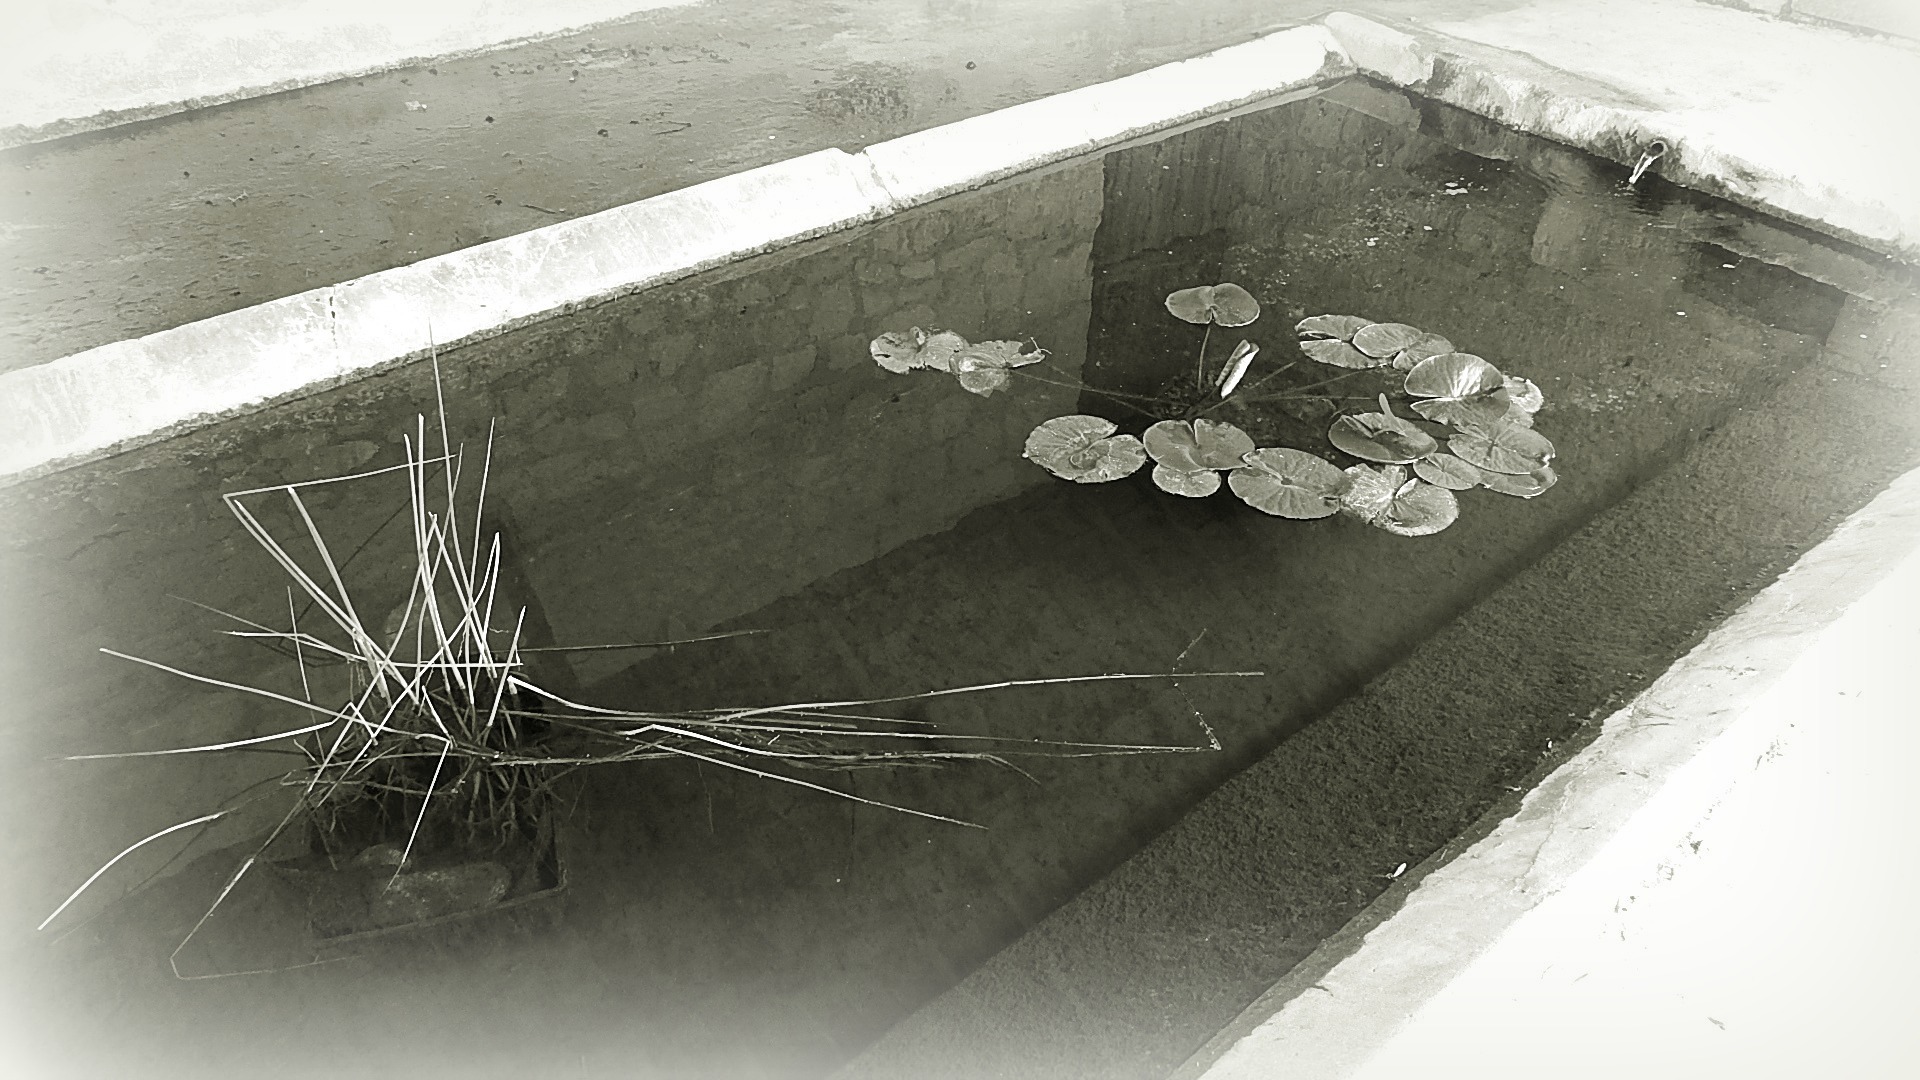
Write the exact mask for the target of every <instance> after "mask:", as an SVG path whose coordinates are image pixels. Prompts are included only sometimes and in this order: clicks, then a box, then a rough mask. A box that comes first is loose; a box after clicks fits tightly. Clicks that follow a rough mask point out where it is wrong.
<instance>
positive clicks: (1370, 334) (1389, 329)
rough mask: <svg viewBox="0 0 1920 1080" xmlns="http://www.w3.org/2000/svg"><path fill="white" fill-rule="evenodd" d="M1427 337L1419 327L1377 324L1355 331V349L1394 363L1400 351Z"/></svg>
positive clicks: (1400, 324) (1390, 323)
mask: <svg viewBox="0 0 1920 1080" xmlns="http://www.w3.org/2000/svg"><path fill="white" fill-rule="evenodd" d="M1424 336H1426V335H1425V334H1424V333H1423V332H1422V331H1421V329H1420V328H1419V327H1417V326H1408V325H1407V324H1406V323H1397V322H1377V323H1368V324H1367V325H1366V326H1363V327H1361V328H1360V329H1358V330H1356V331H1354V334H1353V338H1352V341H1353V347H1354V348H1356V349H1359V350H1360V351H1361V352H1363V353H1366V354H1367V355H1368V356H1371V357H1374V358H1376V359H1378V360H1381V361H1383V362H1385V363H1392V362H1393V358H1394V355H1395V354H1397V353H1398V352H1399V351H1400V350H1402V349H1404V348H1406V347H1407V346H1409V345H1412V344H1413V343H1414V342H1416V341H1419V340H1420V339H1421V338H1422V337H1424Z"/></svg>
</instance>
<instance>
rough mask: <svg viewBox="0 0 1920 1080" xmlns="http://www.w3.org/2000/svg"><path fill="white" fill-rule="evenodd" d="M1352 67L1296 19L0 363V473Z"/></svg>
mask: <svg viewBox="0 0 1920 1080" xmlns="http://www.w3.org/2000/svg"><path fill="white" fill-rule="evenodd" d="M1351 73H1352V68H1351V66H1350V65H1348V64H1347V63H1346V60H1345V57H1344V54H1342V53H1341V52H1340V51H1339V48H1338V46H1337V44H1336V43H1335V42H1334V41H1333V38H1332V35H1330V34H1329V33H1327V31H1326V29H1325V28H1323V27H1319V26H1303V27H1296V28H1294V29H1291V30H1285V31H1281V32H1279V33H1276V34H1272V35H1269V36H1268V37H1265V38H1262V39H1259V40H1256V41H1252V42H1248V43H1246V44H1243V45H1237V46H1232V47H1230V48H1227V49H1222V50H1219V51H1217V52H1214V53H1210V54H1208V55H1206V56H1203V57H1198V58H1195V59H1193V60H1187V61H1182V62H1180V63H1176V64H1170V65H1166V66H1164V67H1161V68H1156V69H1153V70H1151V71H1147V72H1142V73H1140V74H1138V75H1133V76H1129V77H1127V78H1123V79H1116V80H1113V81H1111V82H1107V83H1102V84H1099V85H1098V86H1093V87H1088V88H1085V89H1083V90H1079V91H1075V92H1073V93H1072V94H1070V95H1064V96H1062V97H1061V98H1055V99H1049V100H1047V101H1041V102H1035V103H1032V104H1029V105H1024V106H1017V107H1015V108H1013V109H1009V110H1005V111H1003V112H1002V113H997V114H991V115H989V116H986V117H980V118H977V119H974V120H970V121H962V122H960V123H956V124H951V125H946V126H944V127H940V128H935V129H932V130H931V131H927V132H922V133H920V134H917V135H913V136H908V137H906V138H903V139H899V140H895V141H893V142H888V143H881V144H879V145H877V146H874V147H872V148H871V149H870V150H869V151H863V152H862V153H860V154H847V153H846V152H844V151H840V150H822V151H818V152H816V153H813V154H809V155H806V156H803V157H799V158H792V159H789V160H787V161H783V162H780V163H777V164H774V165H768V166H763V167H761V168H758V169H750V170H747V171H745V172H741V173H736V174H734V175H732V176H727V177H722V178H720V179H717V180H711V181H708V182H706V183H704V184H698V185H695V186H693V187H689V188H684V189H681V190H679V191H673V192H668V193H666V194H663V195H657V196H655V197H653V198H651V199H645V200H642V201H640V202H636V203H631V204H628V205H626V206H621V207H616V208H614V209H611V210H605V211H602V212H600V213H598V214H594V215H591V216H588V217H584V218H578V219H575V220H572V221H567V222H562V223H560V224H557V225H552V226H549V227H546V228H542V229H536V230H533V231H531V232H525V233H520V234H518V235H515V236H510V237H507V238H506V239H503V240H495V241H493V242H491V243H487V244H481V245H477V246H474V247H470V248H465V249H462V250H460V251H456V252H452V253H449V254H446V255H442V256H439V257H437V258H432V259H426V260H423V261H420V262H417V263H413V264H410V265H406V266H400V267H395V268H394V269H391V270H386V271H382V272H380V273H376V274H371V275H368V276H366V277H364V278H360V279H358V280H355V281H349V282H346V283H344V284H341V285H331V286H326V287H323V288H321V289H317V290H313V291H310V292H305V293H300V294H297V295H295V296H291V297H287V298H284V299H280V300H275V301H271V302H269V303H265V304H260V305H256V306H253V307H248V308H243V309H241V310H238V311H233V312H229V313H226V314H223V315H218V316H215V317H213V318H210V319H205V320H201V321H199V322H194V323H189V324H187V325H185V326H181V327H176V328H174V329H171V330H163V331H160V332H158V333H155V334H150V335H147V336H146V337H142V338H135V339H132V340H127V341H120V342H115V343H112V344H108V345H103V346H100V347H98V348H95V349H91V350H88V351H86V352H83V353H78V354H75V355H73V356H68V357H65V358H63V359H61V360H57V361H54V362H51V363H47V364H39V365H34V366H30V367H25V368H20V369H17V370H15V371H11V372H7V373H5V374H0V413H4V414H6V415H11V416H16V417H20V418H21V423H20V424H19V426H17V427H16V428H15V430H14V432H13V434H12V437H11V438H10V439H9V440H8V442H7V443H6V444H4V446H0V481H3V480H4V479H6V478H7V477H15V478H18V477H21V476H26V475H32V474H35V473H37V472H40V471H44V470H47V469H51V468H58V467H62V466H63V465H70V464H74V463H78V462H81V461H86V460H90V459H91V458H94V457H97V456H99V455H102V454H105V453H111V452H113V451H114V450H115V449H125V448H127V447H130V446H135V445H139V444H141V443H142V442H145V441H151V440H152V439H155V438H158V437H161V436H163V435H164V434H167V433H175V432H178V431H180V430H182V429H183V428H184V427H185V426H188V425H194V424H204V423H208V422H211V421H212V420H215V419H218V418H220V417H223V416H231V415H235V414H237V413H239V412H242V411H245V410H248V409H254V408H259V407H261V406H263V405H266V404H269V403H271V402H274V401H279V400H283V399H285V398H287V397H289V396H291V395H294V394H297V393H300V392H302V391H306V390H311V389H317V388H321V387H324V386H327V385H330V384H332V383H335V382H337V381H340V380H343V379H347V378H352V377H354V376H356V375H363V374H366V373H369V372H372V371H374V370H377V369H379V368H380V367H383V366H385V365H388V364H392V363H397V362H401V361H404V360H407V359H410V358H417V357H419V356H423V355H425V354H426V353H427V351H428V350H429V348H430V347H432V346H433V345H435V344H439V345H448V344H457V343H461V342H465V341H470V340H477V339H479V338H484V337H487V336H491V335H495V334H498V333H501V332H503V331H505V330H507V329H509V328H511V327H514V326H517V325H521V324H523V323H525V322H528V321H531V320H535V319H540V318H550V317H553V316H557V315H562V314H565V313H567V312H568V311H571V310H574V309H577V308H579V307H581V306H584V305H590V304H595V303H599V302H603V301H605V300H608V299H611V298H613V297H618V296H622V295H625V294H627V293H631V292H635V291H637V290H639V289H643V288H646V287H648V286H651V285H656V284H660V283H662V282H667V281H672V280H674V279H676V278H679V277H684V276H686V275H689V274H692V273H695V272H697V271H699V270H702V269H706V268H708V267H712V266H717V265H719V264H721V263H723V262H727V261H730V260H735V259H740V258H744V257H746V256H748V255H752V254H756V253H758V252H763V251H768V250H771V249H773V248H776V247H780V246H782V245H786V244H791V243H795V242H798V241H801V240H805V239H808V238H810V237H813V236H818V235H821V234H823V233H826V232H831V231H835V230H838V229H843V228H847V227H849V226H852V225H855V224H858V223H860V222H863V221H870V220H873V219H875V218H877V217H880V216H882V215H885V214H890V213H894V212H897V211H899V210H901V209H905V208H907V207H911V206H915V205H918V204H920V203H924V202H927V201H929V200H931V199H934V198H936V197H938V196H940V195H943V194H947V193H950V192H952V191H956V190H959V189H962V188H969V187H978V186H981V185H984V184H987V183H989V182H990V181H993V180H996V179H1000V178H1002V177H1005V176H1008V175H1011V174H1012V173H1014V172H1016V171H1020V170H1023V169H1031V168H1034V167H1037V166H1040V165H1045V164H1049V163H1053V162H1058V161H1062V160H1064V159H1066V158H1068V157H1071V156H1073V155H1075V154H1078V153H1082V152H1085V151H1088V150H1091V149H1094V148H1097V147H1099V146H1103V145H1110V144H1113V143H1116V142H1121V141H1124V140H1126V139H1128V138H1130V137H1134V136H1138V135H1141V134H1143V133H1146V132H1150V131H1154V130H1158V129H1164V128H1168V127H1173V126H1177V125H1178V124H1180V123H1182V122H1184V121H1188V120H1192V119H1194V118H1196V117H1199V116H1204V115H1207V114H1211V113H1219V112H1225V111H1228V110H1231V109H1232V108H1234V107H1236V106H1239V105H1243V104H1246V103H1247V102H1249V101H1251V100H1255V99H1258V98H1263V97H1270V96H1273V95H1276V94H1279V93H1282V92H1285V91H1287V90H1292V89H1298V88H1303V87H1308V86H1313V85H1317V84H1320V83H1323V82H1328V81H1332V80H1336V79H1338V78H1340V77H1342V76H1345V75H1348V74H1351ZM1069 121H1070V122H1069Z"/></svg>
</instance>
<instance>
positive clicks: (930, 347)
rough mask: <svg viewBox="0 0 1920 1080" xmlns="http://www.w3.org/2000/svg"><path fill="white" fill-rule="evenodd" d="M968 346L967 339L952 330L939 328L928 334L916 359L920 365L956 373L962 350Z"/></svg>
mask: <svg viewBox="0 0 1920 1080" xmlns="http://www.w3.org/2000/svg"><path fill="white" fill-rule="evenodd" d="M966 347H967V339H966V338H963V337H961V336H960V335H959V334H956V333H954V332H953V331H951V330H939V331H935V332H934V333H931V334H928V335H927V343H926V344H925V345H924V346H922V347H921V349H920V355H919V356H918V357H916V358H915V359H916V360H918V361H919V363H918V365H917V366H919V367H923V368H931V369H933V370H934V371H944V372H947V373H948V374H954V373H956V372H957V371H958V370H959V369H958V368H957V367H955V365H956V364H957V363H958V362H959V359H960V351H961V350H962V349H965V348H966Z"/></svg>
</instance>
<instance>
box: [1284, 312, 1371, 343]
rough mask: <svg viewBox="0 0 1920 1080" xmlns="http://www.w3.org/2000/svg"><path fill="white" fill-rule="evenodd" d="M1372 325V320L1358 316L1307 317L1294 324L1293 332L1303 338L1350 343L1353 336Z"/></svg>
mask: <svg viewBox="0 0 1920 1080" xmlns="http://www.w3.org/2000/svg"><path fill="white" fill-rule="evenodd" d="M1372 325H1373V320H1372V319H1363V318H1361V317H1360V316H1358V315H1309V316H1307V317H1306V318H1304V319H1301V320H1300V321H1299V322H1297V323H1295V324H1294V326H1293V332H1294V333H1296V334H1299V335H1300V336H1301V337H1303V338H1333V339H1334V340H1336V341H1352V340H1353V335H1355V334H1357V333H1359V332H1360V331H1361V330H1363V329H1365V328H1366V327H1369V326H1372Z"/></svg>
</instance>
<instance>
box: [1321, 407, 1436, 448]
mask: <svg viewBox="0 0 1920 1080" xmlns="http://www.w3.org/2000/svg"><path fill="white" fill-rule="evenodd" d="M1327 438H1328V439H1329V440H1330V441H1331V442H1332V443H1333V445H1335V446H1337V447H1339V448H1340V449H1342V450H1345V451H1346V452H1347V453H1349V454H1352V455H1353V456H1354V457H1357V458H1364V459H1366V460H1367V461H1380V462H1385V463H1387V464H1390V465H1403V464H1405V463H1407V462H1409V461H1414V460H1417V459H1419V458H1423V457H1426V456H1427V455H1428V454H1431V453H1433V452H1434V451H1435V450H1438V449H1440V444H1439V443H1438V442H1436V441H1434V438H1433V436H1431V435H1429V434H1427V433H1426V432H1424V431H1421V430H1420V429H1419V428H1417V427H1415V426H1413V423H1412V422H1411V421H1408V420H1402V419H1400V418H1399V417H1397V416H1395V415H1393V410H1392V409H1391V408H1389V407H1388V406H1387V395H1385V394H1381V395H1380V411H1379V412H1377V413H1354V414H1350V415H1347V416H1343V417H1341V418H1340V419H1338V420H1335V421H1334V422H1333V426H1332V427H1330V428H1328V429H1327Z"/></svg>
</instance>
